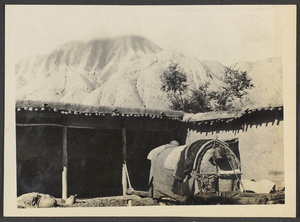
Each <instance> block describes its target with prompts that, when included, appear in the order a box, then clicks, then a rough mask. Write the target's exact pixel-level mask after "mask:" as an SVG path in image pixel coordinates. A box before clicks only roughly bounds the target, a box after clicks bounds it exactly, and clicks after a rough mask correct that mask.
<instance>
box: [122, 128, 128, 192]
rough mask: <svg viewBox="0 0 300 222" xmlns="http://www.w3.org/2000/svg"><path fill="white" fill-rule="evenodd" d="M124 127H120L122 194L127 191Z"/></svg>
mask: <svg viewBox="0 0 300 222" xmlns="http://www.w3.org/2000/svg"><path fill="white" fill-rule="evenodd" d="M126 143H127V142H126V129H125V128H122V157H123V165H122V187H123V196H125V195H126V191H127V179H126V177H127V176H126V156H127V144H126Z"/></svg>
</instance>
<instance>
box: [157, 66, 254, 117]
mask: <svg viewBox="0 0 300 222" xmlns="http://www.w3.org/2000/svg"><path fill="white" fill-rule="evenodd" d="M160 78H161V81H162V86H161V90H162V91H163V92H165V93H167V94H168V96H169V98H170V101H171V106H170V108H171V109H173V110H181V111H184V112H189V113H199V112H210V111H218V110H230V109H232V108H233V103H232V102H233V101H234V100H236V99H238V98H242V97H243V96H244V95H246V94H247V92H246V91H245V90H246V89H250V88H252V87H254V86H253V84H252V82H251V79H250V78H249V77H248V74H247V72H240V71H238V70H233V69H230V68H227V67H226V69H225V77H224V83H225V86H224V87H222V89H221V90H220V91H218V92H216V91H209V90H208V87H209V84H203V85H200V86H199V88H198V89H190V88H188V84H187V74H186V73H185V72H184V70H182V69H181V68H180V67H179V65H178V63H171V64H170V65H169V66H168V68H167V69H166V70H165V71H164V72H163V73H162V75H161V77H160ZM213 102H214V105H213V106H212V103H213Z"/></svg>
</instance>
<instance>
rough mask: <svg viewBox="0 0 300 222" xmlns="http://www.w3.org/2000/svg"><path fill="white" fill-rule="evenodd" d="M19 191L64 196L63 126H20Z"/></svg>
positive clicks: (18, 153) (18, 140) (18, 138)
mask: <svg viewBox="0 0 300 222" xmlns="http://www.w3.org/2000/svg"><path fill="white" fill-rule="evenodd" d="M16 149H17V195H18V196H20V195H22V194H24V193H29V192H39V193H47V194H50V195H52V196H55V197H61V171H62V128H60V127H49V126H47V127H45V126H32V127H29V126H17V127H16Z"/></svg>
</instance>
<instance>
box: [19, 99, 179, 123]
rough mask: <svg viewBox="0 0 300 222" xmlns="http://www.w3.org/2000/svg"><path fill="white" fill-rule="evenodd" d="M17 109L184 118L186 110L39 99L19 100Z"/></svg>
mask: <svg viewBox="0 0 300 222" xmlns="http://www.w3.org/2000/svg"><path fill="white" fill-rule="evenodd" d="M15 106H16V109H21V108H23V109H24V108H25V109H30V110H38V109H41V110H43V109H46V108H47V109H48V110H54V111H67V112H78V113H79V112H80V113H87V114H91V113H110V114H111V113H116V114H118V115H119V114H123V115H124V114H125V115H126V114H132V115H158V116H166V117H172V118H180V119H182V118H183V116H184V112H182V111H174V110H163V109H148V108H133V107H120V106H90V105H83V104H79V103H63V102H53V101H37V100H17V101H16V105H15Z"/></svg>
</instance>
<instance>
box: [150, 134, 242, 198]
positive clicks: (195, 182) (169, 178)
mask: <svg viewBox="0 0 300 222" xmlns="http://www.w3.org/2000/svg"><path fill="white" fill-rule="evenodd" d="M148 159H150V160H151V170H150V178H149V185H150V189H149V195H150V196H151V197H153V198H156V199H164V198H168V199H171V200H174V201H178V202H180V203H187V202H189V201H194V199H195V197H225V196H233V195H234V194H236V193H239V192H240V189H242V190H243V187H242V184H241V165H240V161H239V159H238V158H237V156H236V155H235V154H234V152H233V151H232V150H231V149H230V147H229V145H228V144H227V143H225V142H223V141H220V140H218V139H215V140H212V139H211V140H208V139H204V140H198V141H196V142H194V143H192V144H191V145H184V146H176V143H175V142H174V141H173V142H171V144H167V145H163V146H160V147H158V148H156V149H154V150H152V151H151V152H150V153H149V155H148Z"/></svg>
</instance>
